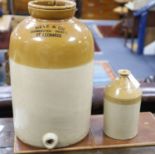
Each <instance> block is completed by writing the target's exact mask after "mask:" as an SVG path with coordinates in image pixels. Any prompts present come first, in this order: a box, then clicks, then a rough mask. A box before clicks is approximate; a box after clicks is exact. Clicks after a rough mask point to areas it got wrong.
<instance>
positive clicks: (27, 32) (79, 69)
mask: <svg viewBox="0 0 155 155" xmlns="http://www.w3.org/2000/svg"><path fill="white" fill-rule="evenodd" d="M28 8H29V12H30V15H31V16H30V17H27V18H26V19H25V20H24V21H22V22H21V23H20V24H19V25H18V26H17V27H16V29H15V30H14V31H13V33H12V35H11V40H10V49H9V55H10V69H11V84H12V91H13V112H14V127H15V133H16V135H17V137H18V138H19V139H21V140H22V141H23V142H24V143H27V144H30V145H33V146H36V147H45V148H48V149H51V148H54V147H64V146H68V145H71V144H74V143H77V142H78V141H80V140H82V139H83V138H84V137H85V136H86V135H87V133H88V131H89V123H90V112H91V99H92V75H93V53H94V52H93V50H94V45H93V37H92V34H91V32H90V31H89V30H88V28H87V27H86V26H85V25H84V24H82V23H81V22H80V21H79V20H78V19H76V18H74V17H73V16H74V13H75V11H76V5H75V3H74V2H73V1H68V0H35V1H30V2H29V4H28Z"/></svg>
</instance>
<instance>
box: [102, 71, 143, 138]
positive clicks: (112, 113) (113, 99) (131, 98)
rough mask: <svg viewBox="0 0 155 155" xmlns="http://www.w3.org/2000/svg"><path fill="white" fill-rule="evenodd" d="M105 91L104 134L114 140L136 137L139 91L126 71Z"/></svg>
mask: <svg viewBox="0 0 155 155" xmlns="http://www.w3.org/2000/svg"><path fill="white" fill-rule="evenodd" d="M119 74H120V77H119V78H117V79H116V80H114V81H113V82H112V83H111V84H109V85H108V86H107V87H106V89H105V98H104V126H105V130H104V132H105V134H106V135H108V136H109V137H112V138H114V139H120V140H125V139H130V138H133V137H135V136H136V135H137V132H138V120H139V112H140V105H141V90H140V89H139V85H137V84H138V82H137V81H136V80H135V78H134V77H133V76H132V75H131V73H130V71H128V70H120V71H119Z"/></svg>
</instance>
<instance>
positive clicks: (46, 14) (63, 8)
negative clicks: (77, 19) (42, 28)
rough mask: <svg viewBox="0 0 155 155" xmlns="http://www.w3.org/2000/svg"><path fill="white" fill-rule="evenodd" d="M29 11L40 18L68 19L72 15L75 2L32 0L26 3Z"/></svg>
mask: <svg viewBox="0 0 155 155" xmlns="http://www.w3.org/2000/svg"><path fill="white" fill-rule="evenodd" d="M28 9H29V13H30V15H31V16H32V17H34V18H40V19H48V20H49V19H53V20H60V19H68V18H71V17H73V16H74V14H75V11H76V4H75V2H73V1H69V0H34V1H30V2H29V3H28Z"/></svg>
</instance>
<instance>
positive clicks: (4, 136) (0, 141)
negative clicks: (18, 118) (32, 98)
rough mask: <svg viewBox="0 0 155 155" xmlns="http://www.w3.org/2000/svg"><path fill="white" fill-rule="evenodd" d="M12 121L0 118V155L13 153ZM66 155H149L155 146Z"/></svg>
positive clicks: (99, 150) (154, 149) (154, 150)
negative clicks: (109, 154) (130, 154)
mask: <svg viewBox="0 0 155 155" xmlns="http://www.w3.org/2000/svg"><path fill="white" fill-rule="evenodd" d="M13 139H14V129H13V119H12V118H0V154H4V153H5V154H8V153H13ZM67 153H107V154H108V153H111V154H112V153H117V154H120V153H124V154H128V153H132V154H136V153H138V154H143V153H145V154H151V153H155V146H146V147H131V148H117V149H116V148H115V149H97V150H89V151H88V150H87V151H84V150H83V151H78V152H77V151H74V152H73V151H72V152H67Z"/></svg>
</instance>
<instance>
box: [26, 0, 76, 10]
mask: <svg viewBox="0 0 155 155" xmlns="http://www.w3.org/2000/svg"><path fill="white" fill-rule="evenodd" d="M28 6H29V7H33V8H36V9H44V10H64V9H72V8H75V7H76V3H75V2H73V1H69V0H34V1H30V2H29V3H28Z"/></svg>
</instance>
